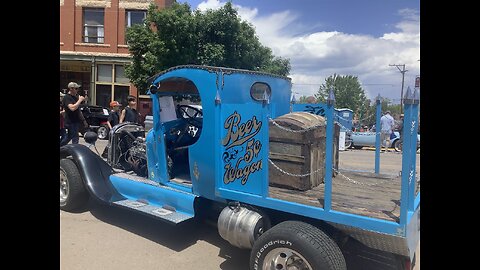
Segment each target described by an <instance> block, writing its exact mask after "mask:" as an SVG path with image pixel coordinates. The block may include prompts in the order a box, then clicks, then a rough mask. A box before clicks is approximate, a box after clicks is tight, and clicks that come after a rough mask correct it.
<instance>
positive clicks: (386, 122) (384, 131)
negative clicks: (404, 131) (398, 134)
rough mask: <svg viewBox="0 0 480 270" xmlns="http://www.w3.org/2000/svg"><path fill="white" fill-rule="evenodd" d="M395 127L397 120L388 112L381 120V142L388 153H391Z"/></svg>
mask: <svg viewBox="0 0 480 270" xmlns="http://www.w3.org/2000/svg"><path fill="white" fill-rule="evenodd" d="M394 125H395V120H394V119H393V117H392V116H391V115H390V111H386V112H385V114H384V115H383V116H382V117H381V118H380V126H381V128H380V140H381V142H382V145H385V150H386V151H387V152H388V151H389V150H388V148H389V147H390V135H391V134H392V132H393V126H394ZM384 142H385V144H384ZM380 147H381V146H380Z"/></svg>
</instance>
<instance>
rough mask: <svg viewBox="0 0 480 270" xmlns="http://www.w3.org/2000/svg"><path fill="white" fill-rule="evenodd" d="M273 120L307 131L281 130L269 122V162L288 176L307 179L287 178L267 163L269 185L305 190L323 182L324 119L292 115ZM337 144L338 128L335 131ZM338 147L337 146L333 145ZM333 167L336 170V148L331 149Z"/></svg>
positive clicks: (298, 114)
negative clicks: (332, 151)
mask: <svg viewBox="0 0 480 270" xmlns="http://www.w3.org/2000/svg"><path fill="white" fill-rule="evenodd" d="M274 121H275V122H276V123H277V124H279V125H280V126H282V127H285V128H287V129H291V130H307V131H305V132H301V133H294V132H289V131H285V130H283V129H281V128H279V127H278V126H276V125H275V124H274V123H273V122H272V121H270V123H269V133H270V159H271V160H272V161H273V162H274V163H275V164H276V165H277V166H278V167H279V168H281V169H282V170H284V171H285V172H288V173H291V174H296V175H298V174H307V173H309V172H314V171H317V170H318V172H317V173H314V174H311V175H309V176H303V177H299V176H289V175H287V174H285V173H283V172H281V171H279V170H278V169H277V168H275V167H274V166H273V165H271V164H269V171H268V172H269V180H270V184H271V185H273V186H281V187H285V188H289V189H297V190H308V189H311V188H313V187H316V186H318V185H319V184H321V183H323V181H324V177H325V142H326V128H325V119H324V118H323V117H322V116H319V115H315V114H311V113H306V112H294V113H289V114H285V115H282V116H280V117H278V118H276V119H274ZM311 127H315V128H312V129H309V128H311ZM335 130H336V132H335V134H336V136H335V137H336V138H337V139H336V140H335V141H337V142H338V134H339V128H338V127H337V128H335ZM336 145H338V143H337V144H336ZM334 149H335V150H334V157H333V159H334V164H336V165H335V167H337V168H338V147H335V148H334Z"/></svg>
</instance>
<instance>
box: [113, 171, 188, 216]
mask: <svg viewBox="0 0 480 270" xmlns="http://www.w3.org/2000/svg"><path fill="white" fill-rule="evenodd" d="M109 179H110V182H111V183H112V185H113V186H114V187H115V189H116V190H117V191H118V193H120V194H121V195H122V196H123V198H121V199H117V200H112V201H110V203H111V204H112V205H115V206H120V207H123V208H126V209H129V210H133V211H137V212H139V213H142V214H147V215H149V216H152V217H155V218H158V219H161V220H164V221H168V222H170V223H173V224H178V223H180V222H183V221H185V220H188V219H191V218H193V217H194V216H195V208H194V203H195V198H196V197H197V196H196V195H194V194H192V193H190V192H186V191H183V190H179V189H175V188H172V187H168V186H164V185H161V184H159V183H158V182H155V181H152V180H149V179H146V178H143V177H138V176H134V175H129V174H126V173H116V174H112V175H110V177H109Z"/></svg>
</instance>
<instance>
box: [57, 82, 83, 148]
mask: <svg viewBox="0 0 480 270" xmlns="http://www.w3.org/2000/svg"><path fill="white" fill-rule="evenodd" d="M79 87H80V85H78V84H77V83H75V82H70V83H69V84H68V94H66V95H65V97H64V98H63V108H64V109H65V128H66V129H67V136H65V138H64V139H63V140H62V141H61V142H60V146H63V145H66V144H68V143H69V142H70V140H71V141H72V144H76V143H78V139H79V138H78V131H79V128H80V125H81V124H82V121H83V117H82V116H81V115H80V114H81V112H80V109H79V107H80V104H81V103H82V101H84V100H85V97H84V96H79V97H77V92H78V88H79Z"/></svg>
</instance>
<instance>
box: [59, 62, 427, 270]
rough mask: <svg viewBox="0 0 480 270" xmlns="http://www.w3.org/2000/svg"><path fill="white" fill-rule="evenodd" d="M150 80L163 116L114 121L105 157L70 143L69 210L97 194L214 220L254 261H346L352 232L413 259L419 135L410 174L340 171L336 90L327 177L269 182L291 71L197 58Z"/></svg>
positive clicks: (404, 262) (302, 264)
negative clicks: (308, 182) (298, 184)
mask: <svg viewBox="0 0 480 270" xmlns="http://www.w3.org/2000/svg"><path fill="white" fill-rule="evenodd" d="M149 83H150V85H151V86H150V88H149V94H150V96H151V98H152V104H153V116H154V117H153V127H152V129H151V130H149V131H148V133H147V134H145V131H144V129H143V127H142V126H140V125H138V124H133V123H128V122H127V123H122V124H119V125H117V126H115V127H114V128H112V130H111V131H110V136H109V144H108V151H107V152H106V156H105V158H102V157H101V156H100V155H98V154H97V153H95V152H93V151H91V150H90V148H88V147H86V146H84V145H79V144H75V145H66V146H63V147H61V148H60V208H61V209H62V210H64V211H71V210H74V209H76V208H78V207H81V206H83V205H85V204H86V202H87V200H88V198H89V197H93V198H95V199H97V200H98V201H100V202H103V203H106V204H109V205H112V206H116V207H122V208H125V209H128V210H131V211H134V212H138V213H141V214H145V215H148V216H151V217H153V218H157V219H160V220H163V221H166V222H168V223H171V224H178V223H181V222H184V221H186V220H190V219H193V218H196V219H202V220H203V219H213V220H214V221H215V223H216V224H217V227H218V231H219V234H220V236H221V237H222V238H224V239H225V240H227V241H228V242H229V243H231V244H232V245H234V246H236V247H240V248H246V249H251V256H250V269H263V270H266V269H335V270H338V269H347V266H346V262H345V258H344V255H343V254H342V249H341V247H342V245H343V243H345V241H346V240H348V239H355V241H357V242H358V243H361V245H363V246H365V247H366V248H367V247H368V248H370V249H376V250H381V251H383V252H388V253H390V254H392V255H394V257H395V258H396V263H395V264H396V267H397V269H412V268H413V266H412V263H411V262H414V257H415V250H416V247H417V245H418V241H419V235H420V191H419V187H418V185H417V183H418V181H417V180H416V179H415V175H416V171H415V170H416V167H415V164H416V154H415V145H416V141H415V140H416V136H413V135H412V136H405V138H404V145H405V146H404V151H403V153H402V155H403V156H402V171H403V173H402V174H401V176H398V177H397V178H392V179H386V178H385V177H383V176H382V175H379V174H373V173H372V174H368V173H363V174H360V173H357V174H356V175H354V177H356V178H355V179H357V180H358V179H362V181H363V182H364V183H367V184H364V185H355V184H354V183H357V181H343V182H342V181H340V180H338V179H337V178H338V177H339V176H338V175H337V176H336V177H333V176H334V175H335V173H334V171H336V170H337V169H335V167H334V166H332V164H333V158H334V157H333V155H334V143H333V134H334V125H335V124H334V123H333V121H332V120H333V119H334V117H333V113H334V109H333V105H334V96H333V95H331V96H330V97H329V99H328V100H327V107H326V111H325V119H326V124H325V125H324V127H323V128H324V130H325V133H326V142H325V145H324V147H325V148H324V149H325V153H324V154H325V155H324V157H325V161H324V163H325V167H324V171H325V177H324V179H323V183H321V184H319V185H318V186H315V187H313V188H311V189H309V190H305V191H301V190H292V189H287V188H284V187H281V186H280V187H279V186H274V185H271V184H270V183H269V166H272V165H273V163H272V160H271V159H270V158H269V121H270V122H271V121H274V120H273V119H275V118H277V117H279V116H282V115H286V114H289V113H290V111H291V106H290V105H291V104H290V96H291V80H290V78H287V77H282V76H277V75H272V74H267V73H261V72H254V71H248V70H239V69H230V68H223V67H210V66H196V65H188V66H177V67H173V68H170V69H168V70H166V71H163V72H161V73H158V74H156V75H155V76H153V77H152V78H150V79H149ZM407 94H408V95H409V96H406V99H405V120H404V122H405V123H407V124H405V125H409V126H408V127H409V128H410V127H411V129H412V132H411V134H416V128H417V127H416V124H415V123H417V122H418V121H417V115H418V103H419V101H418V98H417V97H416V93H415V94H412V93H407ZM192 97H193V99H192ZM182 98H183V100H182ZM174 99H175V100H174ZM189 99H190V100H194V101H195V104H198V102H199V101H200V102H201V105H202V110H198V109H196V108H198V106H197V107H195V106H190V105H188V104H186V102H185V101H186V100H189ZM178 100H181V101H182V102H180V103H179V104H180V105H177V106H175V105H174V104H175V102H177V101H178ZM187 112H188V113H187ZM329 120H330V121H329ZM86 139H87V138H86ZM409 145H412V146H413V147H406V146H409ZM270 163H271V164H270ZM286 173H287V174H288V172H286ZM306 173H309V172H306ZM310 173H313V172H310ZM343 176H344V177H347V178H348V174H347V173H346V172H345V173H344V174H343ZM350 177H353V176H352V175H350ZM382 177H383V178H382ZM333 178H335V179H333ZM349 179H350V178H349ZM379 179H381V180H382V181H380V182H378V183H376V185H373V184H372V185H368V183H369V181H371V182H372V183H373V182H377V181H378V180H379ZM387 180H388V181H387Z"/></svg>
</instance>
